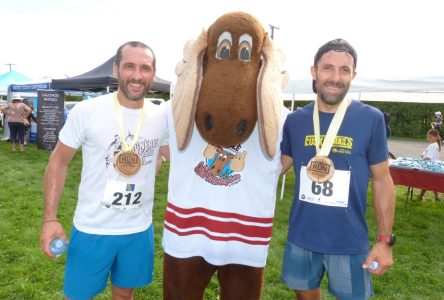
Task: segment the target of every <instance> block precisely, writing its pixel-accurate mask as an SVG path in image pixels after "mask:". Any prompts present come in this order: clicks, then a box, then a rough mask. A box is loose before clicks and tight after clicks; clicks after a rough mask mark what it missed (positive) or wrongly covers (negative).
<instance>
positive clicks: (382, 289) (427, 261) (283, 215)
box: [0, 141, 444, 300]
mask: <svg viewBox="0 0 444 300" xmlns="http://www.w3.org/2000/svg"><path fill="white" fill-rule="evenodd" d="M49 155H50V153H49V152H47V151H43V150H37V149H36V147H35V145H29V146H27V151H26V152H25V153H20V152H18V151H16V152H12V151H11V150H10V145H9V143H7V142H4V141H1V142H0V158H1V159H0V168H1V170H2V176H1V179H0V203H1V206H0V299H26V300H27V299H42V300H48V299H62V298H63V293H62V292H61V288H62V284H63V272H64V263H65V256H62V257H60V258H58V259H55V260H52V259H49V258H47V257H46V256H44V255H43V254H42V252H41V251H40V245H39V235H40V229H41V218H42V210H43V191H42V180H43V174H44V170H45V167H46V163H47V161H48V158H49ZM167 166H168V164H166V166H164V167H163V168H162V171H161V173H160V175H159V176H158V178H157V183H156V194H155V205H154V212H153V215H154V221H153V222H154V226H155V232H156V235H155V243H156V246H155V247H156V248H155V252H156V253H155V274H154V282H153V284H151V285H149V286H148V287H145V288H142V289H138V290H137V291H136V299H153V300H154V299H156V300H157V299H161V298H162V257H163V250H162V247H161V235H162V226H163V225H162V224H163V217H164V210H165V205H166V199H167V198H166V196H167V177H168V170H167ZM80 170H81V155H80V153H78V154H77V155H76V157H75V159H74V160H73V162H72V163H71V165H70V169H69V174H68V178H67V183H66V186H65V190H64V193H63V197H62V201H61V203H60V208H59V213H58V217H59V218H60V220H61V222H62V224H63V226H64V228H65V230H66V231H67V233H69V232H70V230H71V226H72V217H73V212H74V209H75V206H76V198H77V186H78V183H79V178H80ZM293 182H294V174H293V173H291V172H290V173H289V174H288V176H287V180H286V183H285V184H286V187H285V195H284V199H283V200H279V199H278V200H277V202H276V217H275V221H274V230H273V239H272V242H271V246H270V250H269V255H268V262H267V267H266V269H265V270H266V271H265V272H266V278H265V285H264V290H263V299H265V300H268V299H270V300H271V299H273V300H282V299H294V294H293V292H292V291H290V290H289V289H287V288H286V287H285V286H284V285H283V284H282V283H281V282H280V279H279V275H280V270H281V260H282V253H283V249H284V245H285V240H286V234H287V218H288V214H289V211H290V206H291V201H292V194H293ZM278 191H279V194H280V186H279V187H278ZM406 192H407V189H406V188H405V187H398V188H397V202H396V208H397V211H396V218H395V226H394V231H395V232H396V233H397V235H398V242H397V245H396V246H395V247H394V249H393V253H394V259H395V264H394V266H393V268H392V269H391V270H390V271H389V272H388V273H387V274H385V275H384V276H382V277H374V280H373V282H374V288H375V294H376V296H375V297H374V299H442V298H443V297H444V296H443V295H444V280H443V278H444V254H443V253H444V205H443V203H434V202H432V199H433V194H432V193H427V194H426V201H425V202H418V200H417V197H415V196H414V200H413V202H411V204H409V206H408V207H407V208H406V209H405V208H404V201H405V194H406ZM417 192H418V191H415V194H417ZM369 195H370V194H369ZM370 196H371V195H370ZM278 198H279V197H278ZM369 198H370V199H371V197H369ZM368 221H369V228H370V235H371V239H372V240H374V237H375V234H376V232H375V229H376V226H375V222H374V215H373V209H372V205H371V200H369V204H368ZM325 286H326V282H325V281H324V282H323V290H324V292H323V298H324V299H333V298H332V297H330V296H329V295H328V292H326V291H325ZM217 295H218V285H217V282H216V281H215V280H213V281H212V282H211V283H210V285H209V287H208V289H207V292H206V295H205V299H217V298H218V296H217ZM110 298H111V294H110V290H109V288H107V290H106V291H105V292H104V293H103V294H101V295H100V296H98V297H97V298H96V299H110Z"/></svg>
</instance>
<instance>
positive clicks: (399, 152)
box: [388, 138, 444, 160]
mask: <svg viewBox="0 0 444 300" xmlns="http://www.w3.org/2000/svg"><path fill="white" fill-rule="evenodd" d="M427 146H428V143H427V141H426V140H425V138H424V141H406V140H393V139H389V140H388V147H389V151H390V152H391V153H393V154H394V155H395V156H396V157H414V158H420V157H421V153H422V152H423V151H424V150H425V149H426V148H427ZM443 148H444V147H443ZM440 160H444V149H442V150H441V153H440Z"/></svg>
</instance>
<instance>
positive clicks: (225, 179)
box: [194, 144, 247, 186]
mask: <svg viewBox="0 0 444 300" xmlns="http://www.w3.org/2000/svg"><path fill="white" fill-rule="evenodd" d="M240 148H241V146H240V145H238V146H235V147H230V148H222V147H220V146H214V145H210V144H208V146H207V147H206V148H205V150H204V152H203V155H204V157H205V159H206V161H205V162H203V161H201V162H200V163H199V164H198V165H197V166H196V167H195V168H194V171H195V172H196V174H197V175H199V176H200V177H201V178H203V179H205V181H207V182H209V183H211V184H214V185H225V186H230V185H233V184H236V183H238V182H239V181H240V180H241V176H240V174H233V173H235V172H241V171H242V170H243V169H244V166H245V157H246V156H247V152H246V151H243V152H241V151H240Z"/></svg>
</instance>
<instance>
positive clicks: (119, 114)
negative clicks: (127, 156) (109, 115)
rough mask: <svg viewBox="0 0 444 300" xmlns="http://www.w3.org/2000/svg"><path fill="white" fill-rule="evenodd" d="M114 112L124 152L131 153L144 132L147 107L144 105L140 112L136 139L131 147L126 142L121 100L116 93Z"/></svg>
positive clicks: (134, 138)
mask: <svg viewBox="0 0 444 300" xmlns="http://www.w3.org/2000/svg"><path fill="white" fill-rule="evenodd" d="M143 101H145V100H143ZM143 104H145V103H143ZM114 110H115V111H116V115H117V123H118V124H119V131H120V140H121V142H122V151H123V152H126V151H131V150H133V148H134V146H135V145H136V143H137V140H138V139H139V135H140V131H141V130H142V124H143V120H144V119H145V105H143V107H142V111H141V112H140V116H139V121H138V122H137V127H136V132H135V133H134V137H133V139H132V141H131V144H130V145H128V144H127V143H126V141H125V135H124V124H123V116H122V112H121V110H120V104H119V100H118V99H117V92H115V93H114Z"/></svg>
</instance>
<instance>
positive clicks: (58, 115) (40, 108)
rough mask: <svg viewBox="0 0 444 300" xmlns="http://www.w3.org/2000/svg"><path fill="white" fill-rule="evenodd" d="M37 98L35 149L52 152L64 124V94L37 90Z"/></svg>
mask: <svg viewBox="0 0 444 300" xmlns="http://www.w3.org/2000/svg"><path fill="white" fill-rule="evenodd" d="M37 96H38V105H37V121H38V122H37V149H46V150H50V151H52V150H53V149H54V148H55V146H56V144H57V141H58V138H59V132H60V130H61V129H62V127H63V123H64V104H65V93H64V92H63V91H48V90H39V91H37Z"/></svg>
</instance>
